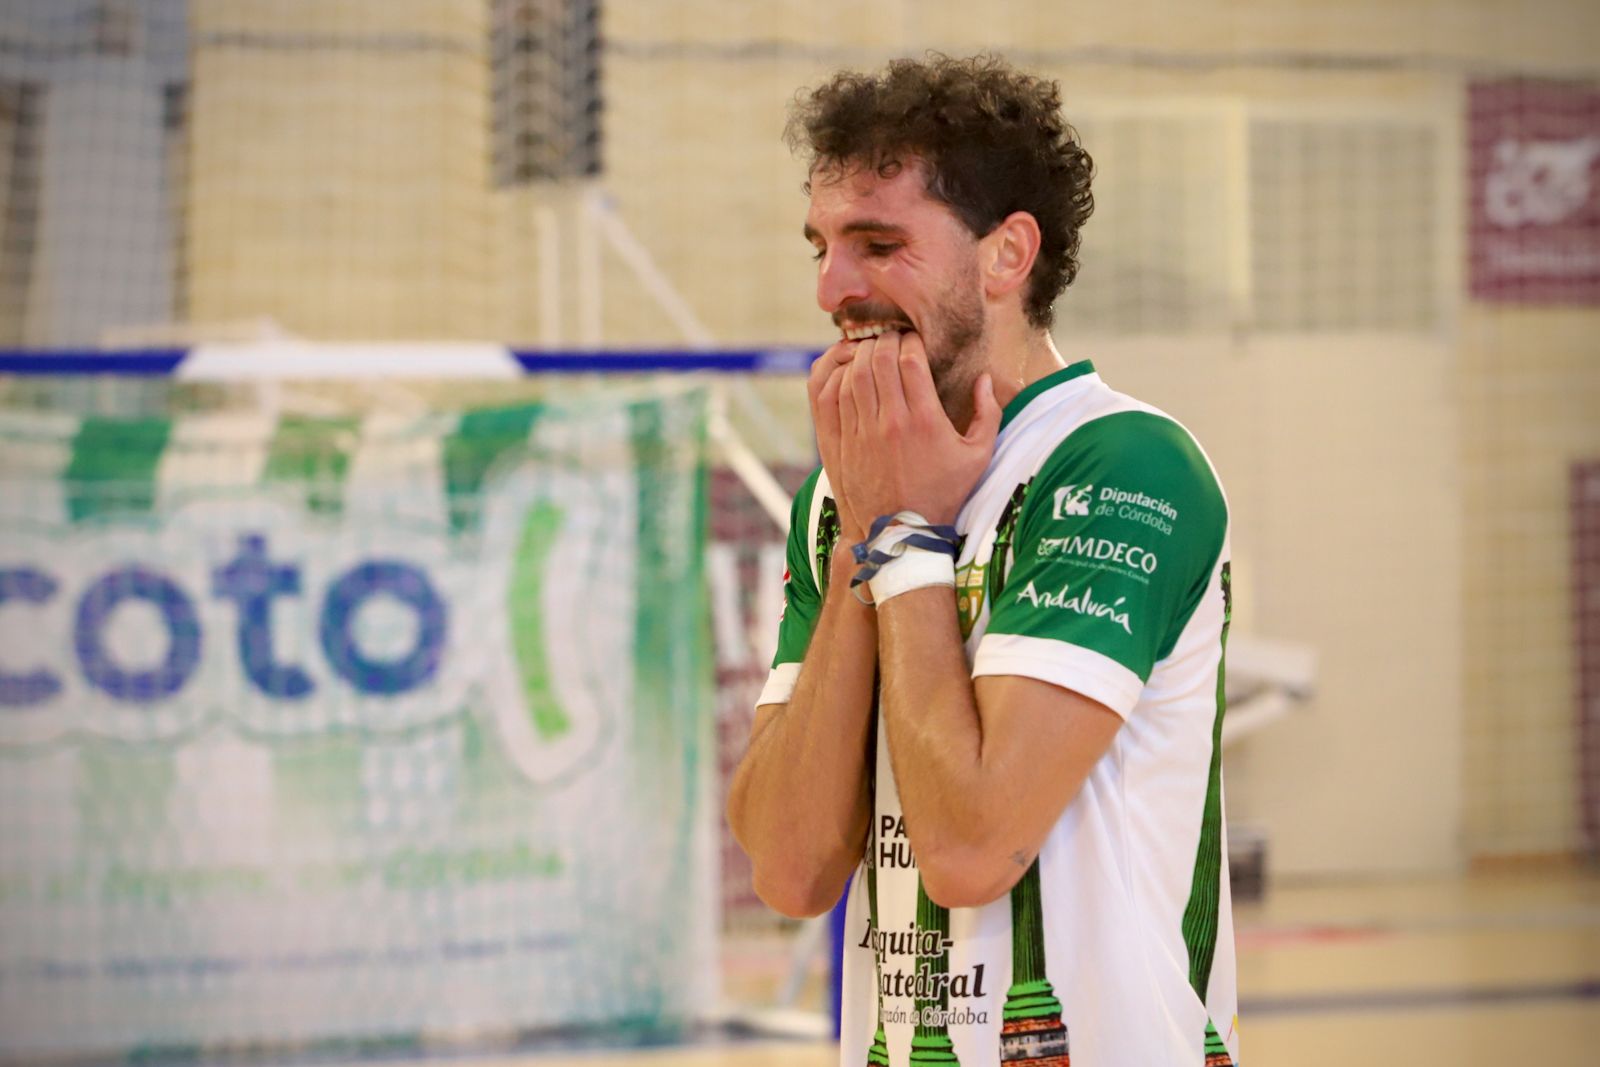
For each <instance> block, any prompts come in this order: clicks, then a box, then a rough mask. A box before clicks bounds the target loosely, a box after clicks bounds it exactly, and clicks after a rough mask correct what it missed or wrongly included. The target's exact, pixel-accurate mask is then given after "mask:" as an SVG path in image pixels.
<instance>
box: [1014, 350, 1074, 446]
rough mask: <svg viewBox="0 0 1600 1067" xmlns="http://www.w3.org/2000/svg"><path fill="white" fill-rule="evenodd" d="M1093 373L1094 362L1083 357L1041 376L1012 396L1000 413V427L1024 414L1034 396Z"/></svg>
mask: <svg viewBox="0 0 1600 1067" xmlns="http://www.w3.org/2000/svg"><path fill="white" fill-rule="evenodd" d="M1093 373H1094V364H1093V363H1092V362H1091V361H1089V360H1087V359H1081V360H1079V361H1078V362H1076V363H1074V364H1072V365H1070V366H1067V367H1062V368H1061V369H1060V370H1058V371H1055V372H1054V373H1051V374H1046V375H1045V376H1044V377H1043V378H1040V379H1039V380H1038V381H1036V382H1034V383H1033V384H1032V385H1030V386H1028V387H1027V388H1026V389H1024V390H1023V391H1022V392H1020V393H1018V394H1017V395H1016V396H1014V397H1012V398H1011V403H1009V404H1007V405H1006V409H1005V410H1004V411H1002V412H1001V413H1000V429H1001V430H1004V429H1005V428H1006V427H1007V426H1009V425H1011V421H1012V420H1013V419H1015V418H1016V417H1017V416H1018V415H1020V414H1022V409H1023V408H1025V407H1027V406H1028V403H1029V402H1030V401H1031V400H1033V398H1034V397H1036V396H1038V395H1039V394H1040V393H1042V392H1044V391H1045V390H1046V389H1054V388H1055V387H1056V386H1058V385H1060V384H1061V383H1062V382H1070V381H1071V380H1072V379H1074V378H1081V377H1083V376H1084V375H1085V374H1093Z"/></svg>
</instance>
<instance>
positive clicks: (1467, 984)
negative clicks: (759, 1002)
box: [479, 865, 1600, 1067]
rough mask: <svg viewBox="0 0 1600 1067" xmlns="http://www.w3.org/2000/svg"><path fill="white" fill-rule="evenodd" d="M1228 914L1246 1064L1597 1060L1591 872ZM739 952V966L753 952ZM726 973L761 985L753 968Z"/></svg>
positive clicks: (797, 1051) (571, 1065)
mask: <svg viewBox="0 0 1600 1067" xmlns="http://www.w3.org/2000/svg"><path fill="white" fill-rule="evenodd" d="M1236 919H1237V924H1238V927H1239V931H1238V938H1239V952H1240V975H1239V984H1240V989H1241V1001H1242V1003H1241V1009H1242V1010H1241V1028H1242V1037H1243V1048H1242V1056H1241V1059H1242V1061H1243V1064H1244V1065H1246V1067H1280V1065H1283V1067H1291V1065H1292V1067H1333V1065H1335V1064H1338V1065H1340V1067H1348V1065H1350V1064H1356V1063H1359V1064H1362V1065H1363V1067H1379V1065H1391V1064H1392V1065H1396V1067H1400V1065H1405V1067H1427V1065H1432V1064H1451V1065H1457V1067H1460V1065H1479V1064H1481V1065H1485V1067H1487V1065H1490V1064H1494V1065H1496V1067H1503V1065H1507V1064H1514V1065H1518V1067H1521V1065H1535V1064H1536V1065H1539V1067H1568V1065H1570V1067H1579V1065H1583V1067H1593V1065H1596V1064H1600V869H1595V868H1592V867H1588V868H1586V867H1582V866H1576V865H1572V866H1561V867H1554V868H1553V867H1551V866H1549V865H1543V866H1528V867H1523V868H1520V869H1504V870H1499V871H1494V872H1488V873H1479V874H1475V875H1472V876H1470V877H1463V878H1459V879H1427V880H1417V881H1404V882H1384V883H1367V884H1360V885H1344V886H1325V885H1306V886H1292V885H1289V886H1286V885H1277V886H1274V887H1272V889H1271V890H1270V892H1269V894H1268V897H1267V900H1266V901H1265V902H1263V903H1261V904H1256V905H1250V906H1242V907H1239V908H1238V909H1236ZM739 951H740V949H739V946H732V947H730V952H735V953H737V952H739ZM741 958H742V959H743V960H744V961H745V965H744V966H742V967H741V969H742V970H743V971H745V972H748V971H749V967H748V961H749V959H750V955H749V954H748V953H745V955H744V956H743V957H741ZM729 985H730V988H732V987H736V986H743V987H744V989H745V990H751V989H759V988H760V983H759V982H753V981H751V980H750V975H749V974H748V973H745V974H744V975H742V976H735V977H734V979H733V980H731V981H730V983H729ZM836 1055H837V1053H836V1050H835V1047H834V1046H833V1044H832V1043H831V1042H826V1041H815V1040H810V1041H796V1040H787V1041H762V1042H750V1041H741V1042H737V1043H729V1044H725V1045H723V1046H720V1047H700V1048H692V1049H684V1048H678V1049H662V1050H651V1051H643V1052H629V1053H625V1054H620V1053H615V1052H599V1051H589V1052H584V1053H581V1054H574V1053H571V1052H567V1053H561V1052H556V1051H549V1052H544V1051H540V1050H537V1049H534V1050H530V1051H529V1052H528V1053H527V1054H526V1055H524V1056H521V1057H518V1058H517V1059H515V1060H510V1061H505V1060H502V1061H496V1062H497V1064H498V1067H513V1065H516V1064H520V1065H522V1067H556V1065H560V1067H647V1065H649V1067H732V1065H734V1064H741V1065H746V1064H752V1063H754V1064H764V1065H769V1067H832V1065H833V1064H834V1063H835V1062H836ZM479 1064H480V1067H487V1065H486V1064H485V1063H484V1061H479Z"/></svg>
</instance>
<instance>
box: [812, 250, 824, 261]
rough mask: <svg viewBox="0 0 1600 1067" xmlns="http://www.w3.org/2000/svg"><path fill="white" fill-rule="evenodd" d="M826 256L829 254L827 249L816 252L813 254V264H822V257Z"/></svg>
mask: <svg viewBox="0 0 1600 1067" xmlns="http://www.w3.org/2000/svg"><path fill="white" fill-rule="evenodd" d="M826 254H827V249H825V248H819V249H817V250H816V251H815V252H813V253H811V262H813V263H821V262H822V257H823V256H825V255H826Z"/></svg>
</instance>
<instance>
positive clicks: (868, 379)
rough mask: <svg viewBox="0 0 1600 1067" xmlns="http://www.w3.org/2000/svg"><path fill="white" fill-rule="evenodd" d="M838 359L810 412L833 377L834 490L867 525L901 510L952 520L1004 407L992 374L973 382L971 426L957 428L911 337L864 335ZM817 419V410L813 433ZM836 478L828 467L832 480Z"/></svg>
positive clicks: (989, 451)
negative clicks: (848, 355)
mask: <svg viewBox="0 0 1600 1067" xmlns="http://www.w3.org/2000/svg"><path fill="white" fill-rule="evenodd" d="M829 351H830V352H832V349H830V350H829ZM826 359H828V356H826V355H825V356H823V357H822V359H821V360H818V362H819V363H820V362H822V361H823V360H826ZM836 365H837V367H838V369H837V370H835V371H833V372H831V373H832V377H831V378H830V379H829V380H828V385H827V386H824V387H823V389H822V390H819V391H818V392H816V393H814V394H813V396H814V400H813V410H816V409H817V407H818V406H819V405H820V404H821V403H822V402H823V401H825V400H826V399H827V396H828V387H829V386H831V385H832V382H833V380H834V379H837V380H838V385H837V392H838V403H837V417H836V419H830V420H829V432H836V433H837V434H838V461H837V462H838V471H837V474H838V475H839V481H834V482H833V485H834V488H835V489H836V490H839V491H841V492H842V493H843V494H844V495H845V496H846V497H848V498H849V500H850V506H851V507H852V509H854V511H855V514H856V516H857V517H858V518H859V519H860V520H861V521H862V522H863V523H868V524H870V523H871V522H872V520H873V519H875V518H877V517H878V516H880V515H889V514H892V513H894V512H896V511H901V510H907V509H909V510H911V511H915V512H918V513H919V514H921V515H922V516H923V517H924V518H926V519H927V520H928V521H929V522H932V523H940V524H943V523H952V522H954V521H955V517H956V514H957V512H959V511H960V510H961V506H962V505H963V504H965V503H966V501H967V497H968V496H969V495H970V494H971V493H972V490H973V488H974V487H975V486H976V485H977V484H978V480H979V479H980V478H982V477H983V472H984V470H985V469H986V468H987V467H988V465H989V460H990V458H991V457H992V456H993V455H994V441H995V436H996V434H997V433H998V432H999V429H1000V405H999V404H998V403H997V402H996V401H995V398H994V384H993V382H992V381H991V380H990V378H989V375H987V374H984V375H982V376H981V377H979V378H978V380H977V381H976V382H975V383H973V390H972V400H973V416H972V424H971V426H969V427H968V429H967V432H966V433H965V434H960V433H957V432H956V428H955V427H954V426H953V425H951V423H950V418H949V416H948V415H946V414H945V410H944V407H943V406H942V405H941V404H940V403H939V393H938V390H937V389H936V388H935V387H934V384H933V372H932V371H931V370H930V369H929V367H928V354H927V352H926V350H925V349H924V348H923V347H922V338H921V337H919V336H917V334H915V333H906V334H900V333H886V334H882V335H880V336H878V337H875V338H868V339H867V340H865V341H861V342H859V343H858V344H857V345H856V350H855V354H854V357H853V358H850V359H848V360H841V361H836ZM815 379H816V371H815V370H813V381H815ZM822 418H823V417H822V416H821V415H820V413H819V415H818V428H817V436H818V438H819V439H820V438H821V437H822V433H823V430H822ZM834 427H837V429H836V430H835V429H834ZM823 463H824V465H826V464H827V453H826V452H824V453H823ZM834 475H835V471H834V469H833V468H829V470H828V477H829V479H830V480H832V479H833V478H834ZM841 483H842V486H841ZM842 507H843V505H842V504H841V508H842Z"/></svg>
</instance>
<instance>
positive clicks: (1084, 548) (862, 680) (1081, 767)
mask: <svg viewBox="0 0 1600 1067" xmlns="http://www.w3.org/2000/svg"><path fill="white" fill-rule="evenodd" d="M788 136H789V139H790V143H791V144H792V145H793V146H795V147H796V148H798V149H801V150H802V151H803V153H804V155H805V157H806V162H807V164H808V174H809V180H808V182H807V186H806V189H807V192H808V194H809V197H810V210H809V212H808V214H807V217H806V222H805V227H804V234H805V237H806V239H807V240H808V241H809V242H810V243H811V245H812V247H813V249H814V250H815V253H816V259H817V302H818V303H819V304H820V305H821V307H822V309H823V310H824V311H825V312H827V313H828V314H830V315H831V316H832V318H833V322H834V324H835V325H836V326H837V327H838V329H839V331H840V338H839V340H838V342H837V343H835V344H834V345H833V347H832V348H830V349H829V350H828V351H827V352H826V353H825V354H824V355H823V356H822V357H821V358H820V359H819V360H818V361H817V363H816V365H815V366H814V368H813V370H812V374H811V380H810V399H811V408H812V417H813V419H814V421H815V424H816V433H817V442H818V448H819V451H820V452H821V456H822V466H821V468H820V469H819V470H818V471H817V472H816V473H815V474H814V475H813V476H812V477H811V478H810V479H809V480H808V481H807V482H806V484H805V486H804V487H803V488H802V489H801V491H800V493H799V494H798V496H797V497H796V500H795V503H794V509H793V513H792V518H791V530H790V538H789V570H788V575H787V578H786V584H785V588H784V593H785V610H784V616H783V619H782V622H781V624H780V629H779V647H778V653H777V656H776V658H775V661H774V664H773V670H772V674H771V676H770V679H769V681H768V683H767V686H766V688H765V690H764V691H763V693H762V696H761V699H760V706H759V708H758V711H757V717H756V723H755V727H754V730H753V731H752V734H751V740H750V745H749V749H748V751H747V752H746V754H745V756H744V759H743V761H742V762H741V764H740V766H739V769H738V771H737V773H736V775H735V778H734V782H733V785H732V789H731V791H730V798H729V805H728V816H729V821H730V823H731V824H732V826H733V829H734V833H735V835H736V836H737V837H738V839H739V841H740V843H741V844H742V845H743V846H744V848H745V850H746V851H747V852H749V854H750V856H751V858H752V860H753V862H754V867H755V879H756V889H757V891H758V892H759V893H760V894H761V896H762V898H763V899H764V900H766V901H767V902H768V903H769V904H770V905H772V906H773V907H774V908H776V909H777V910H779V911H781V912H784V913H785V914H788V915H794V916H803V915H815V914H819V913H821V912H823V911H825V910H827V909H828V908H829V907H830V906H831V905H832V904H833V903H834V902H835V900H837V898H838V896H839V894H840V892H841V891H842V890H843V888H844V886H845V884H846V882H847V881H849V880H850V878H851V875H852V874H855V875H856V877H855V878H854V880H853V882H852V883H851V885H852V889H851V893H850V900H849V905H848V909H849V910H848V917H847V923H848V926H847V935H846V945H847V948H846V959H845V961H844V966H845V977H844V997H845V1006H844V1020H843V1027H844V1030H843V1034H844V1036H843V1045H842V1050H841V1062H842V1063H845V1064H864V1063H872V1064H896V1065H898V1064H905V1063H931V1062H944V1063H952V1062H960V1063H963V1064H967V1065H968V1067H973V1065H980V1064H995V1063H1001V1062H1006V1063H1011V1062H1029V1063H1048V1064H1067V1063H1069V1062H1071V1063H1073V1064H1074V1065H1076V1067H1132V1065H1139V1067H1154V1065H1166V1064H1193V1065H1197V1067H1198V1065H1200V1064H1223V1063H1233V1062H1236V1060H1237V1055H1238V1035H1237V1018H1236V1015H1235V1001H1236V992H1235V976H1234V953H1233V930H1232V921H1231V910H1230V905H1229V896H1228V883H1227V869H1226V864H1225V862H1224V857H1225V855H1226V845H1225V841H1224V835H1223V821H1222V789H1221V763H1220V743H1221V724H1222V692H1223V686H1222V676H1223V645H1224V642H1225V640H1226V634H1227V624H1228V616H1229V549H1228V508H1227V502H1226V499H1225V498H1224V496H1223V492H1222V488H1221V485H1220V483H1219V481H1218V478H1217V475H1216V473H1215V471H1214V470H1213V469H1212V467H1211V464H1210V462H1209V461H1208V460H1207V459H1206V457H1205V454H1204V453H1203V452H1202V451H1201V449H1200V447H1199V445H1197V444H1196V443H1195V441H1194V439H1193V437H1191V436H1190V434H1189V433H1188V431H1187V430H1185V429H1184V428H1183V427H1182V426H1180V425H1179V424H1178V423H1177V422H1175V421H1174V420H1173V419H1171V418H1170V417H1169V416H1167V415H1165V414H1164V413H1162V412H1160V411H1158V410H1156V409H1155V408H1152V407H1150V406H1149V405H1146V404H1142V403H1140V402H1138V401H1136V400H1134V399H1132V398H1130V397H1128V396H1125V395H1123V394H1121V393H1118V392H1115V391H1114V390H1112V389H1111V388H1110V387H1109V386H1108V385H1106V384H1105V383H1104V382H1103V381H1102V380H1101V379H1100V377H1099V375H1098V374H1097V373H1096V372H1095V369H1094V367H1093V366H1092V365H1091V364H1090V363H1089V362H1088V361H1087V360H1085V361H1079V362H1070V363H1069V362H1068V361H1067V360H1065V359H1063V358H1062V356H1061V355H1060V353H1059V352H1058V351H1057V349H1056V346H1055V344H1054V343H1053V341H1052V339H1051V335H1050V326H1051V323H1052V306H1053V304H1054V302H1055V300H1056V298H1057V297H1058V296H1059V295H1060V294H1061V292H1062V291H1063V290H1064V289H1065V288H1066V286H1067V285H1068V283H1070V282H1071V281H1072V278H1073V276H1074V275H1075V274H1076V272H1077V267H1078V263H1077V252H1078V246H1079V229H1080V227H1081V226H1082V225H1083V224H1084V222H1085V221H1086V220H1087V219H1088V217H1089V214H1090V212H1091V210H1092V208H1093V200H1092V198H1091V196H1090V191H1089V180H1090V175H1091V171H1092V166H1091V163H1090V160H1089V156H1088V155H1087V153H1086V152H1085V151H1084V150H1083V148H1082V146H1081V145H1079V143H1078V140H1077V135H1076V133H1075V132H1074V131H1073V130H1072V128H1071V127H1070V126H1068V125H1067V124H1066V122H1065V121H1064V120H1063V118H1062V116H1061V106H1060V96H1059V90H1058V88H1057V86H1056V85H1055V84H1054V83H1053V82H1049V81H1045V80H1042V79H1039V78H1035V77H1031V76H1028V75H1026V74H1024V73H1021V72H1019V71H1017V70H1015V69H1013V68H1012V67H1010V66H1009V65H1007V64H1006V63H1004V62H1003V61H1001V60H998V59H995V58H991V57H978V58H975V59H966V60H957V59H950V58H947V57H944V56H930V57H929V58H927V59H926V60H924V61H912V60H900V61H896V62H893V63H890V64H889V65H888V67H887V68H886V69H884V70H883V71H881V72H878V73H875V74H870V75H863V74H857V73H850V72H844V73H840V74H837V75H835V76H834V77H833V78H832V79H831V80H830V81H828V82H827V83H826V84H824V85H823V86H822V87H820V88H818V89H816V90H814V91H812V92H810V93H809V94H807V95H805V96H803V97H802V98H801V99H799V100H798V102H797V103H796V105H795V108H794V110H793V113H792V115H791V118H790V123H789V129H788Z"/></svg>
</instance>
